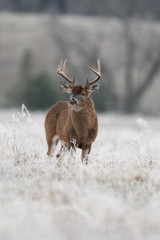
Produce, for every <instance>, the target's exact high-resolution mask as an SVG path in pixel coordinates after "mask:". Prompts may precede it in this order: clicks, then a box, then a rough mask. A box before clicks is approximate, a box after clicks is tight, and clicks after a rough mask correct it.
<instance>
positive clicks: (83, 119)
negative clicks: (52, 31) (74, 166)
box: [45, 59, 101, 164]
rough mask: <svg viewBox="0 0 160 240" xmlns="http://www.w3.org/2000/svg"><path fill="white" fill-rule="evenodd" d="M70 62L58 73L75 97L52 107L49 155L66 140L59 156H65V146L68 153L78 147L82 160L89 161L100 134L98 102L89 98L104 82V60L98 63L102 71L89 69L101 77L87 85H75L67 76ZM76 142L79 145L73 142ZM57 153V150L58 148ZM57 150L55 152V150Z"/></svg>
mask: <svg viewBox="0 0 160 240" xmlns="http://www.w3.org/2000/svg"><path fill="white" fill-rule="evenodd" d="M65 64H66V60H65V61H64V63H63V61H62V60H61V61H60V65H58V70H57V73H58V74H59V75H61V76H62V77H64V78H65V79H66V80H67V81H68V82H69V83H70V84H69V85H68V84H66V83H62V84H61V87H62V88H63V91H64V92H67V93H69V94H70V95H71V97H70V103H68V102H62V101H61V102H57V103H56V104H55V105H54V106H52V107H51V108H50V110H49V111H48V113H47V115H46V119H45V132H46V139H47V144H48V152H47V154H48V155H49V156H50V155H51V154H52V150H53V146H54V147H55V146H56V145H57V144H58V141H59V140H61V141H63V142H62V143H63V144H62V147H61V149H60V151H59V153H58V154H57V157H60V156H61V153H62V152H63V150H64V147H67V148H68V150H70V149H71V147H72V149H75V144H76V147H78V148H81V149H82V157H81V158H82V161H83V160H84V159H85V160H86V164H87V161H88V154H89V153H90V151H91V146H92V143H93V142H94V140H95V138H96V136H97V132H98V120H97V115H96V112H95V109H94V103H93V101H92V100H91V98H90V97H89V95H90V94H91V93H93V92H95V91H96V90H97V89H98V84H95V83H96V82H97V81H98V80H99V79H100V76H101V75H100V60H99V59H98V60H97V64H98V71H96V70H94V69H93V68H91V67H89V69H90V70H91V71H92V72H94V73H95V74H96V75H97V78H96V79H95V80H94V81H92V82H88V80H87V83H86V85H85V86H83V85H75V78H74V80H71V79H70V78H69V77H68V76H67V75H66V74H65ZM73 141H75V144H74V143H73ZM54 150H55V149H54ZM54 150H53V151H54Z"/></svg>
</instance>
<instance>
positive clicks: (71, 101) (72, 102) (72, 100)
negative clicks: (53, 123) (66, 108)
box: [69, 98, 77, 105]
mask: <svg viewBox="0 0 160 240" xmlns="http://www.w3.org/2000/svg"><path fill="white" fill-rule="evenodd" d="M69 103H70V104H71V105H76V104H77V100H76V99H75V98H72V99H71V100H70V101H69Z"/></svg>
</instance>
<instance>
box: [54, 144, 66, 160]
mask: <svg viewBox="0 0 160 240" xmlns="http://www.w3.org/2000/svg"><path fill="white" fill-rule="evenodd" d="M63 149H64V146H63V145H62V146H61V148H60V150H59V152H58V153H57V154H56V157H57V158H59V157H60V156H61V153H62V151H63Z"/></svg>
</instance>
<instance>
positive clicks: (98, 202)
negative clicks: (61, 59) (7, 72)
mask: <svg viewBox="0 0 160 240" xmlns="http://www.w3.org/2000/svg"><path fill="white" fill-rule="evenodd" d="M13 114H14V115H13ZM44 117H45V114H44V113H31V114H29V113H28V111H27V110H26V109H25V108H24V107H23V110H22V111H20V112H19V113H18V112H17V111H13V110H12V111H11V110H10V111H1V112H0V119H1V120H0V239H2V240H44V239H45V240H72V239H73V240H79V239H80V240H81V239H83V240H106V239H109V240H110V239H111V240H121V239H122V240H125V239H126V240H128V239H130V240H132V239H133V240H141V239H145V240H148V239H153V240H156V239H157V240H158V239H159V238H160V119H158V118H157V119H156V118H155V119H153V118H141V117H138V116H133V117H126V116H119V115H114V114H110V115H108V114H106V115H100V116H99V134H98V137H97V139H96V141H95V143H94V144H93V148H92V153H91V155H90V158H89V164H88V166H84V165H82V164H81V162H80V151H78V152H77V154H76V156H75V158H72V157H71V156H70V155H69V154H68V155H66V156H65V158H64V160H63V162H62V163H58V161H57V160H56V159H54V158H53V159H48V158H47V157H46V155H45V153H46V150H47V146H46V142H45V135H44V128H43V121H44Z"/></svg>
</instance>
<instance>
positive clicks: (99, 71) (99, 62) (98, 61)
mask: <svg viewBox="0 0 160 240" xmlns="http://www.w3.org/2000/svg"><path fill="white" fill-rule="evenodd" d="M97 66H98V69H97V70H95V69H93V68H92V67H90V66H88V68H89V69H90V70H91V71H92V72H93V73H95V74H96V75H97V78H96V79H94V80H93V81H92V82H89V81H88V79H87V82H86V86H87V87H88V86H90V85H92V84H94V83H96V82H97V81H98V80H99V79H100V77H101V61H100V59H97Z"/></svg>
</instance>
